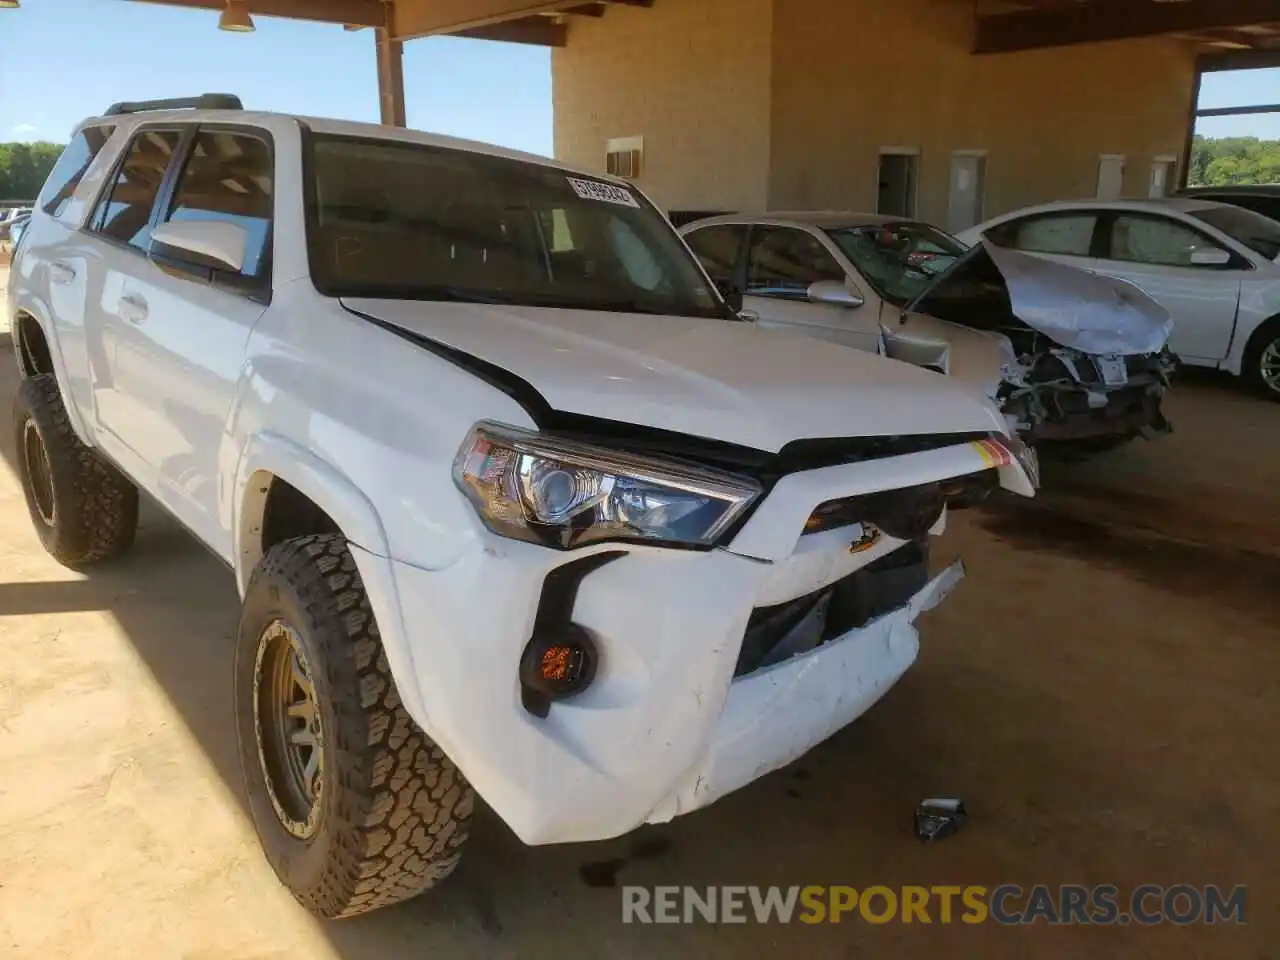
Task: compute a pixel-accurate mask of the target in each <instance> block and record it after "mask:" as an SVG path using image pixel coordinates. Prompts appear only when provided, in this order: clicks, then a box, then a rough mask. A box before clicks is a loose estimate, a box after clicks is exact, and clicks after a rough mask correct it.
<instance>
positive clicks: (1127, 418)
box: [998, 349, 1175, 444]
mask: <svg viewBox="0 0 1280 960" xmlns="http://www.w3.org/2000/svg"><path fill="white" fill-rule="evenodd" d="M1174 365H1175V361H1174V359H1173V357H1172V355H1170V354H1167V353H1164V354H1152V355H1143V356H1130V357H1094V356H1090V355H1088V354H1082V353H1079V352H1078V351H1074V350H1067V349H1056V350H1051V351H1049V352H1047V353H1045V354H1043V355H1041V356H1039V357H1035V358H1022V359H1021V361H1020V363H1019V366H1018V369H1017V370H1016V371H1015V372H1014V374H1013V375H1012V376H1010V377H1008V378H1007V379H1006V380H1005V381H1004V382H1003V383H1002V384H1001V387H1000V393H999V396H998V402H999V403H1000V406H1001V410H1002V411H1003V412H1004V414H1005V416H1006V418H1007V419H1008V420H1009V422H1010V424H1011V425H1012V426H1013V427H1014V429H1016V430H1017V432H1018V435H1019V436H1020V437H1021V438H1022V439H1023V440H1024V441H1025V442H1027V443H1030V444H1041V443H1053V442H1067V441H1078V440H1113V439H1114V440H1125V439H1129V438H1132V437H1139V436H1141V437H1145V438H1146V439H1155V438H1156V437H1159V436H1163V435H1165V434H1167V433H1170V432H1171V431H1172V429H1173V427H1172V425H1171V424H1170V423H1169V421H1168V420H1167V419H1166V418H1165V416H1164V413H1163V410H1162V405H1163V400H1164V396H1165V394H1166V393H1167V392H1168V389H1169V382H1170V376H1171V375H1172V373H1173V369H1174Z"/></svg>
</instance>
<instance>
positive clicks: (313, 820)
mask: <svg viewBox="0 0 1280 960" xmlns="http://www.w3.org/2000/svg"><path fill="white" fill-rule="evenodd" d="M235 660H236V663H235V703H236V730H237V734H238V740H239V745H240V763H241V767H242V769H243V771H244V777H245V785H246V788H247V791H248V796H249V809H250V814H251V816H252V818H253V822H254V826H255V827H256V829H257V833H258V838H259V840H260V841H261V843H262V847H263V850H264V852H265V853H266V856H267V859H268V860H269V861H270V863H271V866H272V868H273V869H274V870H275V872H276V875H277V876H278V877H279V878H280V880H281V882H282V883H284V885H285V886H286V887H288V888H289V890H290V891H291V892H292V893H293V895H294V897H296V898H297V900H298V901H299V902H300V903H302V905H303V906H305V907H306V908H307V909H308V910H310V911H312V912H313V913H315V914H317V915H319V916H321V917H325V918H330V919H332V918H338V917H350V916H355V915H356V914H359V913H365V912H367V911H369V910H373V909H376V908H378V907H383V906H388V905H390V904H393V903H396V902H398V901H401V900H406V899H408V898H409V897H413V896H416V895H418V894H420V893H422V892H424V891H426V890H427V889H429V888H430V887H432V886H434V885H435V884H436V883H437V882H438V881H440V880H442V879H443V878H444V877H446V876H448V875H449V874H450V873H451V872H452V871H453V868H454V867H455V866H456V865H457V862H458V857H459V854H460V850H459V848H460V847H461V845H462V843H463V841H464V840H465V839H466V837H467V828H468V824H469V820H470V816H471V806H472V790H471V786H470V785H469V784H468V783H467V781H466V780H465V779H464V778H463V776H462V773H461V771H459V770H458V769H457V768H456V767H455V766H454V765H453V763H452V762H450V760H449V759H448V757H446V756H445V755H444V753H443V752H442V751H441V750H440V748H439V747H437V746H436V745H435V744H434V743H432V742H431V741H430V740H429V739H427V737H426V735H425V734H423V732H422V731H421V730H420V729H418V727H417V725H416V724H415V723H414V722H413V720H412V719H410V717H409V715H408V713H406V712H405V709H404V707H403V706H402V705H401V703H400V697H399V694H398V693H397V691H396V686H395V681H394V680H393V678H392V676H391V668H390V666H389V665H388V663H387V657H386V654H385V653H384V652H383V649H382V641H381V638H380V636H379V634H378V627H377V624H376V623H375V621H374V617H373V612H372V610H371V609H370V607H369V601H368V598H367V597H366V596H365V591H364V585H363V583H362V582H361V580H360V573H359V571H358V570H357V569H356V564H355V559H354V558H353V557H352V556H351V552H350V550H348V549H347V544H346V541H345V540H344V539H343V538H342V537H340V536H329V535H326V536H313V537H303V538H299V539H296V540H289V541H286V542H284V543H281V544H279V545H277V546H275V547H272V548H271V549H270V550H269V551H268V552H267V554H266V556H264V557H263V559H262V561H261V562H260V563H259V564H258V567H257V568H256V569H255V570H254V573H253V577H252V579H251V580H250V582H249V586H248V589H247V591H246V593H245V600H244V607H243V610H242V613H241V617H240V628H239V633H238V637H237V642H236V658H235Z"/></svg>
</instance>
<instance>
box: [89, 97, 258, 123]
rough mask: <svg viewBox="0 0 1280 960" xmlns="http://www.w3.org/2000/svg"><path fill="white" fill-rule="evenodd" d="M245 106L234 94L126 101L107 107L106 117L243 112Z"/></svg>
mask: <svg viewBox="0 0 1280 960" xmlns="http://www.w3.org/2000/svg"><path fill="white" fill-rule="evenodd" d="M243 109H244V104H243V103H241V102H240V98H239V97H237V96H236V95H235V94H234V93H202V94H200V96H198V97H171V98H170V99H168V100H132V101H130V100H124V101H121V102H120V103H113V104H112V105H111V106H109V107H107V112H106V113H104V114H103V116H104V117H118V116H121V115H122V114H126V113H142V112H143V111H146V110H243Z"/></svg>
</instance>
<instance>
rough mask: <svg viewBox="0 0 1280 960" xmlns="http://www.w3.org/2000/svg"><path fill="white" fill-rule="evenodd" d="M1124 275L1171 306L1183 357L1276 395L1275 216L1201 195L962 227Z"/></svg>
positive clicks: (1060, 207) (1279, 314) (1067, 206)
mask: <svg viewBox="0 0 1280 960" xmlns="http://www.w3.org/2000/svg"><path fill="white" fill-rule="evenodd" d="M984 238H985V239H986V240H987V241H988V242H989V243H992V244H995V245H997V246H1000V247H1004V248H1007V249H1010V250H1020V251H1023V252H1025V253H1029V254H1033V255H1035V256H1038V257H1044V258H1046V259H1051V260H1056V261H1058V262H1059V263H1066V264H1071V265H1073V266H1079V267H1083V268H1085V269H1087V270H1092V271H1094V272H1096V273H1099V274H1103V275H1105V276H1111V277H1118V278H1121V279H1124V280H1128V281H1130V282H1132V283H1134V284H1136V285H1138V286H1139V287H1141V288H1142V289H1143V290H1145V291H1146V292H1147V293H1148V294H1150V295H1151V296H1152V297H1154V298H1155V299H1156V300H1157V301H1159V302H1160V303H1161V304H1163V305H1164V306H1165V307H1166V308H1167V309H1168V310H1169V312H1170V313H1171V314H1172V315H1173V320H1174V330H1173V337H1172V339H1171V341H1170V346H1171V348H1172V349H1173V351H1174V353H1176V354H1177V355H1178V356H1179V358H1180V359H1181V360H1182V362H1183V363H1186V364H1188V365H1191V366H1198V367H1214V368H1217V369H1221V370H1227V371H1230V372H1231V373H1233V374H1236V375H1238V376H1243V377H1244V378H1245V379H1246V380H1247V381H1248V382H1249V383H1250V384H1251V385H1252V386H1254V387H1256V388H1258V389H1259V390H1260V391H1261V392H1262V393H1264V394H1265V395H1267V396H1269V397H1271V399H1273V400H1280V263H1278V262H1277V261H1278V260H1280V223H1278V222H1276V221H1275V220H1272V219H1270V218H1268V217H1264V216H1262V215H1261V214H1259V213H1255V212H1253V211H1252V210H1245V209H1243V208H1241V207H1238V206H1234V205H1229V204H1225V203H1217V202H1215V201H1213V200H1209V199H1200V198H1194V197H1193V198H1170V199H1165V200H1112V201H1102V200H1082V201H1074V202H1069V203H1066V202H1064V203H1051V204H1046V205H1044V206H1039V207H1029V208H1027V209H1024V210H1018V211H1015V212H1013V213H1008V214H1005V215H1004V216H1002V217H996V218H995V219H993V220H989V221H988V222H987V223H984V224H981V225H980V226H977V227H974V228H972V229H971V230H967V231H965V232H964V233H962V234H960V237H959V239H960V240H961V241H963V242H965V243H967V244H974V243H977V242H978V241H979V240H980V239H984Z"/></svg>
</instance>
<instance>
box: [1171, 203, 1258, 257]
mask: <svg viewBox="0 0 1280 960" xmlns="http://www.w3.org/2000/svg"><path fill="white" fill-rule="evenodd" d="M1190 213H1191V216H1193V217H1195V218H1196V219H1197V220H1199V221H1201V222H1202V223H1207V224H1209V226H1211V227H1214V228H1215V229H1218V230H1221V231H1222V232H1223V233H1225V234H1226V235H1227V236H1229V237H1231V239H1233V240H1235V241H1236V242H1237V243H1240V244H1243V245H1244V246H1246V247H1248V248H1249V249H1250V250H1252V251H1253V252H1254V253H1256V254H1259V255H1260V256H1263V257H1266V258H1267V259H1268V260H1276V259H1278V258H1280V223H1277V222H1276V221H1275V220H1272V219H1270V218H1269V217H1264V216H1263V215H1262V214H1260V213H1254V212H1253V211H1252V210H1245V209H1244V208H1243V207H1206V208H1204V209H1202V210H1192V211H1190Z"/></svg>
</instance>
